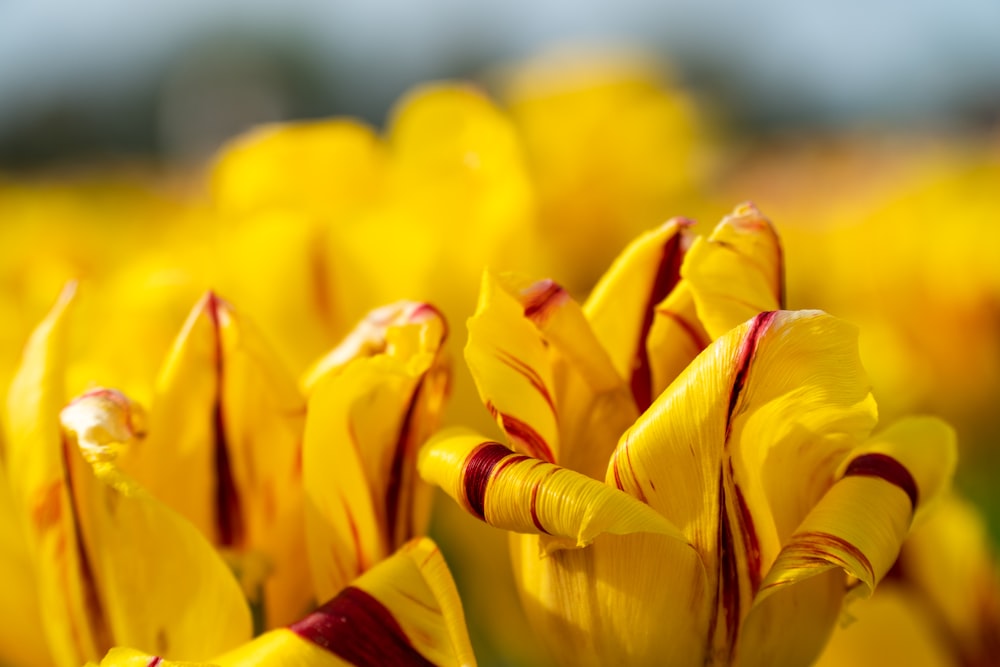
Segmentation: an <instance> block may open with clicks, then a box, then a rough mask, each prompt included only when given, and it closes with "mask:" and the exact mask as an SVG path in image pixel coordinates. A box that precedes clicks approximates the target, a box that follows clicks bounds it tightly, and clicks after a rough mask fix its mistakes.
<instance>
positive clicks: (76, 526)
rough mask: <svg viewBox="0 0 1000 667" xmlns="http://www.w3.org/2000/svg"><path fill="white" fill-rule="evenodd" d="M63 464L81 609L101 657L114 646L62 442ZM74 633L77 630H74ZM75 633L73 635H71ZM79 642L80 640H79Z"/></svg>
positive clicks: (70, 469) (68, 459)
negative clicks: (81, 599)
mask: <svg viewBox="0 0 1000 667" xmlns="http://www.w3.org/2000/svg"><path fill="white" fill-rule="evenodd" d="M61 444H62V460H63V461H62V463H63V473H64V474H65V476H66V493H67V495H68V497H69V509H70V516H71V517H72V520H73V528H72V529H73V537H74V542H75V544H74V547H75V548H76V553H77V559H78V560H77V562H78V563H79V565H80V569H79V574H80V587H81V588H82V589H83V591H82V593H83V605H84V607H85V608H86V610H87V614H86V618H87V622H88V623H89V625H90V630H91V633H92V634H93V638H94V643H95V645H96V648H97V649H98V651H99V652H100V653H104V652H106V651H110V650H111V647H112V646H114V643H113V641H112V635H111V628H110V627H109V626H108V619H107V616H105V614H104V604H103V602H102V601H101V596H100V592H99V591H98V590H97V580H96V579H95V578H94V568H93V565H91V563H90V555H89V554H88V552H87V547H86V544H85V542H84V538H83V531H82V524H81V523H80V512H79V509H78V508H77V506H76V494H75V492H74V490H73V489H74V482H73V467H72V462H71V461H70V453H69V447H70V446H75V445H71V444H70V443H68V442H66V440H65V438H64V439H63V440H62V443H61ZM73 629H74V631H75V630H76V628H75V627H74V628H73ZM75 634H76V633H75V632H74V635H75ZM78 641H79V639H78Z"/></svg>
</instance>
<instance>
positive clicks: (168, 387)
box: [0, 291, 471, 665]
mask: <svg viewBox="0 0 1000 667" xmlns="http://www.w3.org/2000/svg"><path fill="white" fill-rule="evenodd" d="M71 299H72V293H71V291H68V292H67V293H66V294H65V295H64V297H63V298H62V299H61V300H60V302H59V304H57V306H56V308H55V309H54V310H53V311H52V313H51V314H50V315H49V317H48V318H47V319H46V320H45V321H44V322H43V323H42V324H41V325H40V326H39V328H38V329H37V331H36V333H35V335H34V336H33V337H32V339H31V342H30V343H29V345H28V348H27V350H26V352H25V358H24V361H23V363H22V366H21V369H20V370H19V372H18V374H17V376H16V378H15V381H14V383H13V385H12V387H11V390H10V405H9V410H8V427H9V429H8V433H7V438H6V440H7V445H8V446H7V452H6V453H7V456H6V459H5V464H6V473H7V476H6V478H5V479H4V480H3V483H2V484H0V490H2V491H3V492H4V494H3V496H2V498H0V499H2V500H4V501H5V502H3V503H2V504H0V512H2V513H0V519H3V521H0V527H2V528H4V530H5V531H7V532H5V533H4V534H3V543H4V544H7V543H9V544H10V545H11V547H12V549H11V551H10V552H6V551H5V553H4V558H5V564H6V562H10V563H11V564H12V566H13V568H14V569H12V570H11V571H9V572H5V575H6V574H13V573H14V572H16V571H18V569H20V571H22V572H25V573H26V574H27V575H28V579H29V581H30V583H34V584H35V585H36V586H37V587H38V588H37V590H38V592H37V600H38V612H37V614H35V613H32V611H33V610H32V603H33V602H34V600H35V599H36V598H35V594H34V591H32V590H31V588H32V586H31V585H30V583H29V585H26V586H23V587H22V585H21V582H19V583H18V585H17V586H12V587H11V589H10V591H9V592H10V593H11V594H18V593H19V594H22V595H23V598H22V599H21V600H18V599H11V600H10V602H11V603H12V604H21V603H22V600H23V601H24V602H23V606H24V607H25V609H26V611H27V612H29V613H28V614H27V615H26V616H25V617H24V618H23V619H21V620H20V621H19V622H18V619H16V618H15V617H14V615H13V614H12V613H9V612H8V611H7V609H8V606H7V603H6V602H5V604H4V605H0V609H2V610H3V612H4V618H8V616H9V617H10V620H12V621H15V623H14V627H15V628H18V627H20V628H23V629H24V631H23V634H22V635H21V636H20V637H17V634H15V633H13V632H11V633H10V635H8V634H7V633H6V632H5V633H4V634H3V635H0V639H5V640H7V639H9V640H11V641H13V640H14V639H15V638H17V639H19V640H22V641H25V640H31V639H32V638H33V637H36V636H37V633H33V632H32V627H31V624H32V623H38V624H40V625H41V626H42V627H43V629H44V633H45V642H46V643H47V644H48V647H49V648H48V655H46V651H45V650H44V649H42V648H41V647H39V646H38V644H35V645H34V647H31V646H29V647H27V648H18V649H16V650H13V651H12V650H10V648H9V647H8V646H7V645H6V644H0V655H2V656H4V657H5V658H9V659H11V660H17V661H18V663H17V664H21V663H22V662H23V663H24V664H48V663H51V662H54V663H55V664H57V665H79V664H81V663H82V662H84V661H85V660H87V659H96V658H97V657H99V656H100V655H102V654H103V653H105V652H106V651H108V650H109V649H110V648H111V647H112V646H114V645H124V646H134V647H138V648H141V649H142V650H143V651H147V652H150V653H156V654H158V655H165V656H168V657H170V658H171V659H178V660H207V659H212V658H213V656H218V655H220V654H222V653H223V652H224V651H226V650H228V649H232V648H233V647H235V646H237V645H240V644H241V643H245V642H247V641H248V640H250V638H251V635H252V623H251V607H250V606H248V604H247V602H248V600H247V598H249V601H250V603H251V605H252V608H253V611H254V612H255V613H256V615H257V618H256V621H257V623H258V624H259V625H260V626H266V627H278V626H281V625H285V624H288V623H293V622H294V624H293V626H292V629H293V630H295V628H302V627H304V626H302V624H303V623H306V624H307V625H308V624H309V623H311V622H313V621H309V620H308V619H310V618H313V619H314V620H315V618H317V616H316V615H317V614H318V615H319V617H323V615H324V614H326V616H330V615H331V614H334V613H341V611H343V609H342V608H343V605H344V604H347V605H348V606H350V604H351V600H353V599H354V598H351V599H350V600H347V602H343V599H342V596H343V595H347V596H348V597H350V593H343V592H342V591H344V590H345V587H346V586H348V585H349V584H351V582H352V581H354V580H355V579H358V577H359V576H360V577H361V578H360V579H358V581H357V582H356V583H355V584H353V585H354V586H356V587H360V588H359V589H358V590H361V591H368V592H369V593H370V594H371V595H374V596H375V597H376V598H379V599H380V600H381V602H380V603H379V604H378V605H377V606H375V607H366V608H365V609H363V610H362V611H364V612H365V613H376V612H378V613H379V614H382V615H381V616H379V618H378V619H377V620H378V622H379V623H380V624H381V626H380V627H383V626H386V623H389V622H390V621H391V622H392V623H395V624H396V626H394V627H399V628H402V629H401V630H400V631H399V632H400V637H402V638H404V639H405V638H407V637H409V638H410V639H409V640H407V641H409V642H410V643H411V644H412V646H415V647H416V648H415V649H414V650H415V651H418V652H419V653H421V654H422V655H425V656H427V659H429V660H431V661H432V662H434V663H435V664H438V663H440V664H469V662H470V660H471V658H470V657H469V656H471V653H470V651H469V650H468V647H467V642H468V640H467V639H465V634H464V633H465V630H464V620H463V619H462V616H461V607H460V606H459V605H458V603H457V592H455V591H454V584H453V583H451V579H450V575H449V574H448V572H447V568H446V566H445V565H444V561H443V559H442V557H441V556H440V555H439V554H438V553H437V548H436V547H435V546H434V545H433V544H432V543H429V542H426V543H422V542H420V543H413V544H411V545H410V546H405V544H406V543H407V542H408V541H409V540H411V538H413V537H415V536H417V535H419V534H420V533H422V531H423V529H424V525H425V524H426V521H427V514H428V509H429V497H428V493H429V488H428V487H426V486H425V485H424V484H423V482H421V481H420V480H419V478H417V476H416V472H415V459H416V452H417V448H418V447H419V446H420V445H421V444H422V443H423V441H424V440H425V439H426V438H427V436H428V435H429V433H430V432H431V431H432V430H433V429H435V428H436V425H437V421H438V418H439V415H440V413H441V410H442V406H443V402H444V396H445V394H446V392H447V385H448V372H447V369H446V367H445V366H443V363H442V359H441V357H440V354H439V353H440V348H441V344H442V342H443V340H444V337H445V333H446V332H445V326H444V321H443V319H442V318H441V317H440V315H439V314H438V313H437V311H436V310H434V309H433V308H431V307H430V306H427V305H425V304H418V303H400V304H396V305H394V306H389V307H386V308H383V309H380V310H378V311H375V312H374V313H373V314H372V315H371V317H370V318H369V319H367V320H366V321H364V322H363V323H362V324H361V325H360V326H359V328H358V330H357V332H355V334H354V335H352V336H350V337H349V338H348V339H347V340H346V341H345V343H344V344H343V345H342V346H341V347H340V348H337V349H335V350H333V351H332V352H331V353H330V355H329V356H328V357H327V358H324V359H322V360H321V361H320V362H319V363H317V365H316V368H315V370H314V371H313V373H312V374H311V375H310V376H309V378H308V380H307V382H306V385H307V390H308V396H307V397H303V394H302V393H301V392H300V390H299V389H298V388H297V387H296V385H295V383H294V382H293V381H292V380H290V379H289V378H288V377H287V376H286V375H285V373H284V371H283V369H282V367H281V365H280V364H279V363H278V362H277V361H276V360H275V358H274V357H273V355H272V353H270V352H269V350H268V348H267V346H266V345H265V344H264V342H263V341H262V339H261V338H260V336H259V335H258V334H257V333H256V332H255V330H254V329H253V327H252V326H251V325H250V324H249V323H248V322H246V321H245V320H243V319H242V318H241V317H240V315H239V314H238V313H237V312H236V311H235V310H234V309H233V308H232V307H231V306H230V305H229V304H227V303H226V302H224V301H222V300H221V299H219V298H218V297H216V296H214V295H213V294H209V295H208V296H206V297H205V298H204V299H202V301H201V302H200V303H199V304H198V305H197V306H196V307H195V309H194V311H193V312H192V314H191V317H190V318H189V319H188V322H187V323H186V324H185V327H184V329H183V331H182V332H181V335H180V336H179V338H178V340H177V343H176V345H175V347H174V350H173V352H172V353H171V355H170V357H169V358H168V360H167V363H166V365H165V367H164V372H163V374H162V375H161V378H160V382H159V383H158V386H157V391H156V394H155V396H154V402H153V406H152V411H151V413H150V416H149V419H148V428H147V420H146V419H145V416H144V414H143V412H142V411H141V409H140V408H139V407H138V406H137V405H136V404H135V403H134V402H132V401H130V400H129V399H128V398H126V397H125V396H124V395H123V394H122V393H120V392H118V391H115V390H109V389H92V390H89V391H88V392H86V393H84V394H83V395H82V396H81V397H79V398H77V399H75V400H74V401H72V402H70V403H69V405H68V406H67V407H65V408H64V409H63V408H62V406H63V405H65V401H64V399H63V397H62V386H63V383H64V381H65V378H64V375H65V365H66V359H65V357H66V352H65V346H66V338H67V333H68V328H69V326H68V324H67V316H68V312H67V311H68V309H69V305H70V303H71ZM60 410H61V413H60ZM60 414H61V426H60V421H59V420H60ZM126 471H128V473H127V472H126ZM129 473H134V474H135V475H136V476H137V477H139V478H140V480H141V481H142V482H143V483H144V484H145V486H142V485H140V484H139V483H137V482H136V481H133V477H132V476H131V474H129ZM8 490H9V492H10V498H9V500H10V502H9V503H8V502H6V501H7V500H8V497H7V495H6V494H7V491H8ZM23 536H26V537H27V540H26V541H25V540H24V537H23ZM25 542H26V543H25ZM213 545H214V546H215V547H217V549H218V552H217V551H216V549H213ZM398 549H402V553H404V554H407V555H406V556H405V557H404V556H398V557H396V559H395V561H392V560H391V559H390V562H396V565H395V566H385V567H383V568H382V569H381V570H380V572H381V574H378V575H375V574H373V575H372V577H369V578H367V579H366V578H365V576H366V575H365V574H364V573H365V572H366V571H367V570H369V569H370V568H372V567H374V566H376V565H377V564H378V563H380V562H381V561H383V560H384V559H386V558H388V557H390V556H391V554H392V553H393V552H394V551H397V550H398ZM401 559H402V560H401ZM307 561H308V562H307ZM401 563H402V564H401ZM406 563H409V565H406ZM234 574H235V575H236V576H235V577H234ZM432 579H433V581H431V580H432ZM428 586H429V588H428ZM396 588H398V589H399V590H398V591H396ZM346 590H348V591H350V590H353V589H346ZM338 595H340V596H341V597H335V596H338ZM331 597H333V598H334V601H333V602H330V603H328V604H327V605H324V606H323V607H321V608H320V609H319V610H317V611H315V612H313V614H312V615H311V616H307V617H306V620H302V617H303V615H304V614H306V613H307V611H308V609H309V608H311V607H312V605H313V603H314V601H315V600H324V599H328V598H331ZM397 598H398V599H397ZM8 599H9V598H8ZM336 600H341V602H336ZM331 605H333V606H332V607H331ZM338 605H340V606H338ZM407 605H409V606H407ZM384 607H385V608H388V609H391V610H392V611H391V613H390V612H384V613H383V612H380V611H379V610H381V609H383V608H384ZM418 607H419V608H420V609H421V612H420V613H415V612H414V609H416V608H418ZM425 607H426V608H427V609H431V610H434V609H437V610H438V612H439V613H438V614H436V615H435V614H434V613H428V612H427V609H425ZM331 609H332V610H333V611H331ZM324 610H326V611H324ZM337 610H340V611H337ZM373 610H374V611H373ZM386 614H388V615H386ZM296 619H299V620H296ZM392 619H395V620H392ZM209 629H210V630H209ZM285 634H287V632H286V631H277V635H274V634H270V633H269V634H265V635H264V636H263V637H261V638H259V639H258V640H255V643H254V644H252V646H254V647H256V648H254V649H252V650H253V654H254V655H257V651H258V649H259V648H260V647H261V646H262V644H261V642H264V644H266V643H267V642H270V641H272V639H273V637H275V636H277V637H278V638H281V637H283V636H284V635H285ZM299 634H301V635H302V636H306V635H308V634H309V633H308V632H306V631H303V632H300V633H299ZM267 637H271V638H272V639H265V638H267ZM317 637H318V639H317V638H314V639H316V641H319V642H320V643H322V641H324V640H323V633H322V632H320V633H319V634H318V635H317ZM307 638H309V637H307ZM369 639H370V638H369ZM331 641H332V640H331ZM337 641H338V642H339V641H340V640H337ZM463 642H464V643H463ZM352 645H353V644H350V642H348V643H347V646H348V648H349V647H350V646H352ZM390 648H391V647H390ZM281 650H284V649H281ZM344 650H347V649H344ZM387 650H388V649H387ZM297 655H298V654H297ZM233 660H236V658H233ZM233 664H242V663H239V662H238V661H237V662H234V663H233ZM317 664H327V663H324V662H322V661H321V662H319V663H317Z"/></svg>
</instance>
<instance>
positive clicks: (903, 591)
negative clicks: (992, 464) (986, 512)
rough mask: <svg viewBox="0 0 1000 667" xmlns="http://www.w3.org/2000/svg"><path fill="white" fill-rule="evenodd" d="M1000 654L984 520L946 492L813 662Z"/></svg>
mask: <svg viewBox="0 0 1000 667" xmlns="http://www.w3.org/2000/svg"><path fill="white" fill-rule="evenodd" d="M998 655H1000V573H998V571H997V564H996V560H995V554H994V553H993V551H992V549H991V548H990V543H989V536H988V535H987V533H986V527H985V526H984V524H983V521H982V518H981V517H979V516H978V514H977V512H976V510H975V508H974V507H973V506H971V505H969V504H968V503H967V502H965V501H963V500H961V499H960V498H958V497H956V496H949V497H947V498H946V499H945V502H943V503H941V504H940V506H938V507H936V508H934V510H933V511H931V512H929V513H928V516H927V519H926V521H924V522H922V523H921V525H919V526H916V527H915V528H914V530H913V533H912V534H911V535H910V538H909V539H908V540H907V541H906V543H905V544H904V545H903V550H902V552H901V553H900V556H899V559H898V560H897V561H896V564H895V565H894V566H893V569H892V570H890V571H889V574H888V575H887V577H886V579H885V581H883V582H882V584H881V585H880V586H879V588H878V590H877V591H876V592H875V595H874V596H872V598H871V599H870V600H863V601H858V602H857V603H855V604H854V605H853V606H852V607H851V608H850V610H849V615H848V618H846V619H845V622H843V623H841V624H840V625H839V626H838V627H837V629H836V631H835V632H834V634H833V637H832V639H831V640H830V643H829V645H828V646H827V648H826V650H825V651H824V652H823V656H822V657H821V658H820V660H819V661H818V662H817V663H816V664H817V667H846V666H847V665H851V666H857V667H866V666H867V665H872V666H875V665H885V664H890V663H898V664H907V665H920V666H926V667H979V666H982V667H986V666H987V665H992V664H995V663H996V659H997V656H998Z"/></svg>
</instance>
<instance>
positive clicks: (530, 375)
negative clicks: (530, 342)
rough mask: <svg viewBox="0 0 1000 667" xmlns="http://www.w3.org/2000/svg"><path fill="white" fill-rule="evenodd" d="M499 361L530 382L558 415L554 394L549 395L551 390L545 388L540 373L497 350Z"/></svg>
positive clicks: (508, 354)
mask: <svg viewBox="0 0 1000 667" xmlns="http://www.w3.org/2000/svg"><path fill="white" fill-rule="evenodd" d="M497 359H498V360H499V361H500V362H501V363H503V364H504V365H506V366H507V367H509V368H511V369H512V370H514V371H515V372H517V373H519V374H520V375H522V376H523V377H524V379H525V380H527V381H528V384H530V385H531V386H532V387H533V388H534V389H535V391H537V392H538V393H539V394H541V396H542V398H543V399H545V402H546V403H547V404H548V406H549V409H550V410H551V411H552V414H557V413H556V403H555V401H554V400H552V394H550V393H549V389H548V387H546V386H545V382H544V381H543V380H542V376H541V375H539V374H538V371H536V370H535V369H534V368H532V367H531V366H529V365H528V364H526V363H525V362H524V361H522V360H521V359H518V358H517V357H515V356H514V355H512V354H510V353H508V352H504V351H503V350H497Z"/></svg>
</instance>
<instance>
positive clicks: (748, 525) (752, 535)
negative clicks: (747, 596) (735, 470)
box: [729, 461, 761, 595]
mask: <svg viewBox="0 0 1000 667" xmlns="http://www.w3.org/2000/svg"><path fill="white" fill-rule="evenodd" d="M732 465H733V464H732V461H730V462H729V466H730V472H731V471H732ZM733 490H734V492H735V500H736V507H737V509H738V510H739V512H740V531H741V532H742V533H743V549H744V551H745V552H746V555H747V566H748V568H749V569H750V586H751V590H752V591H753V593H754V594H755V595H756V593H757V589H759V588H760V579H761V562H760V540H759V539H758V537H757V530H756V529H755V528H754V525H753V516H752V515H751V514H750V508H749V507H747V503H746V500H745V499H744V498H743V491H741V490H740V487H739V485H738V484H736V480H733Z"/></svg>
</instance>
